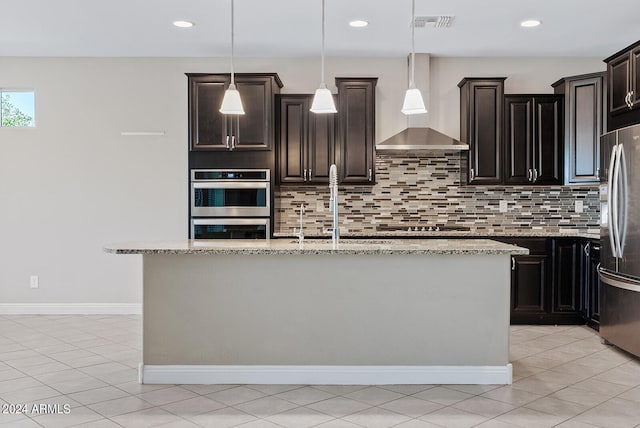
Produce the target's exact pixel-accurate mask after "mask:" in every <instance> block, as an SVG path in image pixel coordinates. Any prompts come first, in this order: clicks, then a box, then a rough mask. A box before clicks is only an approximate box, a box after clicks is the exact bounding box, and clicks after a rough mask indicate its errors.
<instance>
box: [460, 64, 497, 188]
mask: <svg viewBox="0 0 640 428" xmlns="http://www.w3.org/2000/svg"><path fill="white" fill-rule="evenodd" d="M505 79H506V78H505V77H496V78H464V79H463V80H462V81H461V82H460V83H459V84H458V87H460V140H461V141H462V142H464V143H467V144H468V145H469V156H468V161H469V162H468V165H467V168H466V170H464V171H463V174H462V175H463V177H461V181H462V182H463V183H465V182H466V183H469V184H501V183H502V182H503V173H502V163H503V161H502V154H503V150H502V132H503V130H502V120H503V119H502V118H503V98H504V81H505Z"/></svg>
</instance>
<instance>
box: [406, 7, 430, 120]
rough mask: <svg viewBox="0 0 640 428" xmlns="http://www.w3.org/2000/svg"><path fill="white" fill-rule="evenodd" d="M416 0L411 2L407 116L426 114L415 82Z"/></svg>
mask: <svg viewBox="0 0 640 428" xmlns="http://www.w3.org/2000/svg"><path fill="white" fill-rule="evenodd" d="M415 30H416V0H411V77H410V79H409V89H407V92H406V94H404V103H403V104H402V110H401V111H402V113H404V114H406V115H410V114H421V113H426V112H427V109H426V108H425V106H424V101H423V99H422V93H421V92H420V89H418V88H416V84H415V81H414V75H415V68H416V36H415Z"/></svg>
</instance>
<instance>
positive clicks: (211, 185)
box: [191, 181, 269, 189]
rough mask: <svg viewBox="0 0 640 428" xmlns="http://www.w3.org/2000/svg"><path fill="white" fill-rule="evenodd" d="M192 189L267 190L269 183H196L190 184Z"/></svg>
mask: <svg viewBox="0 0 640 428" xmlns="http://www.w3.org/2000/svg"><path fill="white" fill-rule="evenodd" d="M191 185H192V186H193V188H194V189H269V182H255V181H251V182H237V181H224V182H216V181H209V182H196V183H191Z"/></svg>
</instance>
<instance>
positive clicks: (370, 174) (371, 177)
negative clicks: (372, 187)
mask: <svg viewBox="0 0 640 428" xmlns="http://www.w3.org/2000/svg"><path fill="white" fill-rule="evenodd" d="M367 177H368V178H369V181H371V180H373V171H371V168H369V175H368V176H367Z"/></svg>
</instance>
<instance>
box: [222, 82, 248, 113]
mask: <svg viewBox="0 0 640 428" xmlns="http://www.w3.org/2000/svg"><path fill="white" fill-rule="evenodd" d="M220 112H221V113H222V114H244V108H242V100H241V99H240V92H238V90H237V89H236V85H234V84H233V83H232V84H231V85H229V88H228V89H227V90H226V91H225V92H224V97H223V98H222V107H220Z"/></svg>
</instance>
